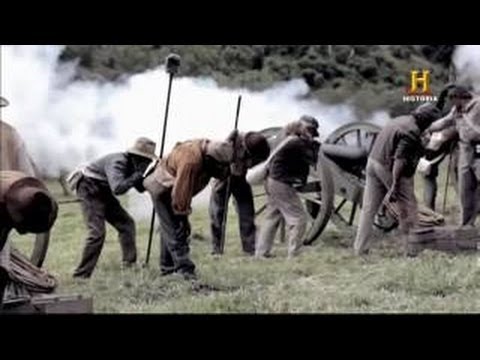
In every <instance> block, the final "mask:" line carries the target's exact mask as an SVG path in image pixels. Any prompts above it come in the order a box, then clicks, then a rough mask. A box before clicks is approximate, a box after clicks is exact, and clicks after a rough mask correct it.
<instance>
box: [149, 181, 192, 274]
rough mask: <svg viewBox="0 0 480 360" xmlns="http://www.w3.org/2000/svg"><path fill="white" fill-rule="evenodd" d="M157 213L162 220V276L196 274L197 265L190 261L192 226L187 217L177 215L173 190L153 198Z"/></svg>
mask: <svg viewBox="0 0 480 360" xmlns="http://www.w3.org/2000/svg"><path fill="white" fill-rule="evenodd" d="M152 200H153V203H154V206H155V212H156V214H157V216H158V218H159V220H160V269H161V271H162V274H164V275H167V274H171V273H174V272H177V273H180V274H182V275H187V274H194V273H195V264H194V263H193V261H192V260H191V259H190V247H189V237H190V224H189V222H188V217H187V216H186V215H176V214H175V213H174V212H173V208H172V195H171V190H167V191H164V192H163V193H161V194H158V195H156V196H152Z"/></svg>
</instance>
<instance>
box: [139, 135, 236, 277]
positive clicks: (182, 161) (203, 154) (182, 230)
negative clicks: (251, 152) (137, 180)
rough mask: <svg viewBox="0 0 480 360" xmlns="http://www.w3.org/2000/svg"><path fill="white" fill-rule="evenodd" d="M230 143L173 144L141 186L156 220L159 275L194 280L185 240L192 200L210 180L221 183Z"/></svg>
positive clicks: (231, 153)
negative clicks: (151, 204)
mask: <svg viewBox="0 0 480 360" xmlns="http://www.w3.org/2000/svg"><path fill="white" fill-rule="evenodd" d="M233 152H234V150H233V145H232V143H230V142H215V141H210V140H208V139H197V140H190V141H185V142H181V143H177V145H175V147H174V148H173V150H172V151H171V152H170V154H169V155H168V156H167V157H166V158H165V159H162V160H161V161H160V162H159V163H158V164H157V165H156V167H155V168H154V170H153V172H151V173H150V174H148V175H147V176H146V178H145V181H144V182H143V185H144V187H145V189H147V191H148V192H149V193H150V195H151V197H152V201H153V203H154V206H155V211H156V214H157V216H158V217H159V219H160V241H161V253H160V269H161V271H162V274H163V275H168V274H172V273H175V272H176V273H179V274H181V275H183V277H184V278H185V279H194V278H196V274H195V264H194V263H193V262H192V260H191V259H190V255H189V253H190V248H189V236H190V224H189V221H188V215H189V214H190V213H191V211H192V210H191V202H192V198H193V197H194V196H195V195H196V194H198V193H199V192H200V191H202V190H203V189H204V188H205V187H206V186H207V185H208V182H209V181H210V179H211V178H212V177H213V178H216V179H225V178H226V177H227V176H228V174H229V167H230V164H231V162H232V159H233Z"/></svg>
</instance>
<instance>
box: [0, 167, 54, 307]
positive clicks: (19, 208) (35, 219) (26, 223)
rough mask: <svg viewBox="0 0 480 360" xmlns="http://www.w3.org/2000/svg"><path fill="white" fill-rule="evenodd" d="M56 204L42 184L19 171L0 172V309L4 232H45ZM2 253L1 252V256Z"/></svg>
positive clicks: (6, 262)
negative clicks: (13, 230)
mask: <svg viewBox="0 0 480 360" xmlns="http://www.w3.org/2000/svg"><path fill="white" fill-rule="evenodd" d="M57 211H58V205H57V203H56V201H55V200H54V198H53V197H52V196H51V194H50V193H49V191H48V190H47V188H46V187H45V185H44V184H43V183H42V182H41V181H40V180H38V179H36V178H34V177H30V176H28V175H26V174H24V173H22V172H19V171H0V219H1V221H0V308H1V305H2V301H3V296H4V291H5V288H6V285H7V283H8V279H9V276H8V270H9V268H10V266H9V265H10V261H9V260H10V259H9V258H8V256H9V253H8V252H3V251H2V250H3V249H4V246H5V244H6V242H7V238H8V234H9V233H10V231H11V230H12V229H15V230H16V231H17V232H18V233H19V234H26V233H35V234H38V233H43V232H46V231H49V230H50V228H51V227H52V226H53V223H54V222H55V220H56V218H57ZM2 254H3V255H2Z"/></svg>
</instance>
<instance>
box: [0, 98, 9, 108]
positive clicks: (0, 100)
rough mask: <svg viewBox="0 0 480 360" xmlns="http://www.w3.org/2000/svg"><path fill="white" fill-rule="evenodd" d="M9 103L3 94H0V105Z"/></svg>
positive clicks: (3, 105)
mask: <svg viewBox="0 0 480 360" xmlns="http://www.w3.org/2000/svg"><path fill="white" fill-rule="evenodd" d="M9 104H10V103H9V102H8V100H7V99H5V98H4V97H3V96H0V107H5V106H8V105H9Z"/></svg>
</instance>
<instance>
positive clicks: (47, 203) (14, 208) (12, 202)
mask: <svg viewBox="0 0 480 360" xmlns="http://www.w3.org/2000/svg"><path fill="white" fill-rule="evenodd" d="M32 180H36V179H33V178H25V179H22V180H20V181H18V182H16V183H15V184H14V185H13V186H12V187H11V188H10V189H9V190H8V191H7V193H6V194H5V200H6V207H7V211H8V214H9V216H10V218H11V220H12V222H13V225H14V228H15V229H16V230H17V231H18V232H19V233H21V234H23V233H36V234H38V233H43V232H46V231H48V230H50V228H51V227H52V226H53V224H54V222H55V220H56V218H57V213H58V205H57V202H56V201H55V199H54V198H53V197H52V196H51V194H50V193H49V192H48V190H47V189H46V188H45V187H44V186H43V185H42V184H41V183H40V182H39V183H38V184H35V183H34V181H32Z"/></svg>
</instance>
